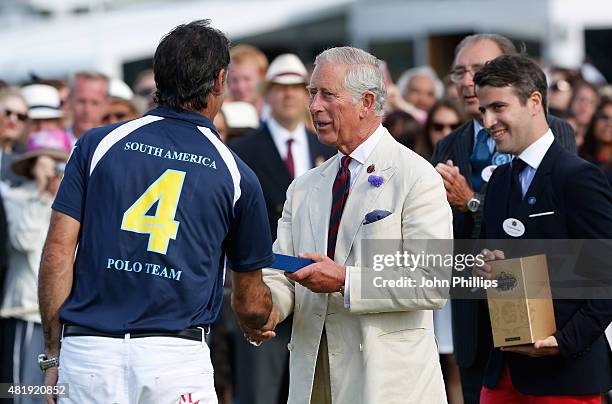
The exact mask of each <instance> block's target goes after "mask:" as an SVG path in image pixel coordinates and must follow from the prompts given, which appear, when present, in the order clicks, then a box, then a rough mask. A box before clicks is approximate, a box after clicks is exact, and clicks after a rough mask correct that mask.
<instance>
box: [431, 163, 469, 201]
mask: <svg viewBox="0 0 612 404" xmlns="http://www.w3.org/2000/svg"><path fill="white" fill-rule="evenodd" d="M436 171H438V173H440V175H441V176H442V181H443V182H444V188H445V189H446V198H447V199H448V203H449V204H450V205H451V206H452V207H454V208H455V209H457V210H459V211H460V212H467V203H468V202H469V200H470V199H472V197H473V196H474V190H473V189H472V187H470V184H468V182H467V180H466V179H465V177H464V176H463V175H461V173H460V172H459V167H457V166H455V165H454V164H453V161H452V160H447V161H446V164H445V163H438V164H437V165H436Z"/></svg>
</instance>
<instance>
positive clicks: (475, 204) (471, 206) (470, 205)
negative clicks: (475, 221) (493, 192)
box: [467, 199, 480, 212]
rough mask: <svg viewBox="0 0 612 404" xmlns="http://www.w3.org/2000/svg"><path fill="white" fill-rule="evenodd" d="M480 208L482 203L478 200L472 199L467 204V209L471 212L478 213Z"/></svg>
mask: <svg viewBox="0 0 612 404" xmlns="http://www.w3.org/2000/svg"><path fill="white" fill-rule="evenodd" d="M478 206H480V201H479V200H478V199H470V201H469V202H468V204H467V208H468V210H469V211H470V212H476V211H477V210H478Z"/></svg>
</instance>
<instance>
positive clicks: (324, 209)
mask: <svg viewBox="0 0 612 404" xmlns="http://www.w3.org/2000/svg"><path fill="white" fill-rule="evenodd" d="M338 168H339V165H338V159H337V158H334V159H332V160H331V161H329V162H328V165H327V167H325V168H324V169H323V170H322V171H321V173H320V178H319V179H318V182H317V183H316V184H314V186H313V187H312V189H311V190H310V192H309V194H308V206H309V216H310V226H311V230H312V236H313V239H314V240H315V246H316V248H317V251H316V252H318V253H320V254H323V255H327V232H328V227H329V215H330V211H331V203H332V186H333V184H334V180H335V179H336V174H337V172H338ZM298 252H305V251H298Z"/></svg>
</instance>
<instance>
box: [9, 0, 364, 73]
mask: <svg viewBox="0 0 612 404" xmlns="http://www.w3.org/2000/svg"><path fill="white" fill-rule="evenodd" d="M354 1H355V0H309V1H308V2H302V1H299V2H298V1H296V2H294V1H288V0H233V1H230V0H211V1H200V2H179V3H170V2H168V3H157V4H155V5H151V4H148V5H147V4H137V5H134V6H133V7H130V8H125V9H121V10H117V11H106V12H97V13H96V12H94V13H91V14H87V15H77V16H70V17H63V18H58V19H56V20H52V21H43V22H33V23H32V24H30V25H27V26H22V27H12V28H11V29H10V30H9V29H5V30H2V31H0V35H1V37H2V40H1V41H0V55H2V57H0V78H2V79H4V80H7V81H17V80H21V79H24V78H27V75H28V73H29V72H34V73H36V74H38V75H40V76H43V77H53V76H65V75H66V74H67V73H70V72H73V71H75V70H80V69H96V70H99V71H102V72H104V73H106V74H109V75H111V76H115V77H121V66H122V63H125V62H129V61H133V60H138V59H143V58H147V57H151V56H152V55H153V53H154V51H155V48H156V46H157V44H158V42H159V40H160V39H161V37H162V36H163V35H164V34H166V33H167V32H168V31H170V29H172V28H173V27H175V26H176V25H179V24H181V23H185V22H189V21H192V20H195V19H200V18H208V19H210V20H212V25H213V26H214V27H216V28H219V29H220V30H222V31H223V32H225V33H226V34H227V35H228V36H229V37H230V39H232V38H240V37H245V36H251V35H255V34H258V33H263V32H268V31H272V30H276V29H280V28H283V27H287V26H290V25H291V24H296V23H303V22H306V21H309V20H311V19H314V18H316V17H318V16H321V15H324V14H325V13H326V12H328V11H330V9H332V8H337V7H344V6H346V5H348V4H351V3H353V2H354Z"/></svg>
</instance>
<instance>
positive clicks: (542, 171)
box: [517, 140, 561, 218]
mask: <svg viewBox="0 0 612 404" xmlns="http://www.w3.org/2000/svg"><path fill="white" fill-rule="evenodd" d="M560 151H561V145H560V144H559V142H558V141H557V140H555V141H554V142H553V143H552V144H551V146H550V148H549V149H548V151H547V152H546V154H545V155H544V158H543V159H542V162H541V163H540V165H539V167H538V169H537V170H536V173H535V176H534V177H533V180H532V181H531V184H530V185H529V189H527V192H525V197H524V198H523V201H522V202H521V206H520V207H519V210H518V213H517V216H518V217H520V218H526V217H527V216H529V215H530V214H531V213H532V211H533V209H534V207H535V206H536V203H537V201H538V199H540V195H541V194H542V191H544V189H545V188H546V185H547V184H548V183H550V175H551V172H552V169H553V164H554V162H555V159H556V157H557V155H558V154H559V152H560ZM531 198H535V199H534V200H535V201H536V203H532V204H530V203H529V199H531Z"/></svg>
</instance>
